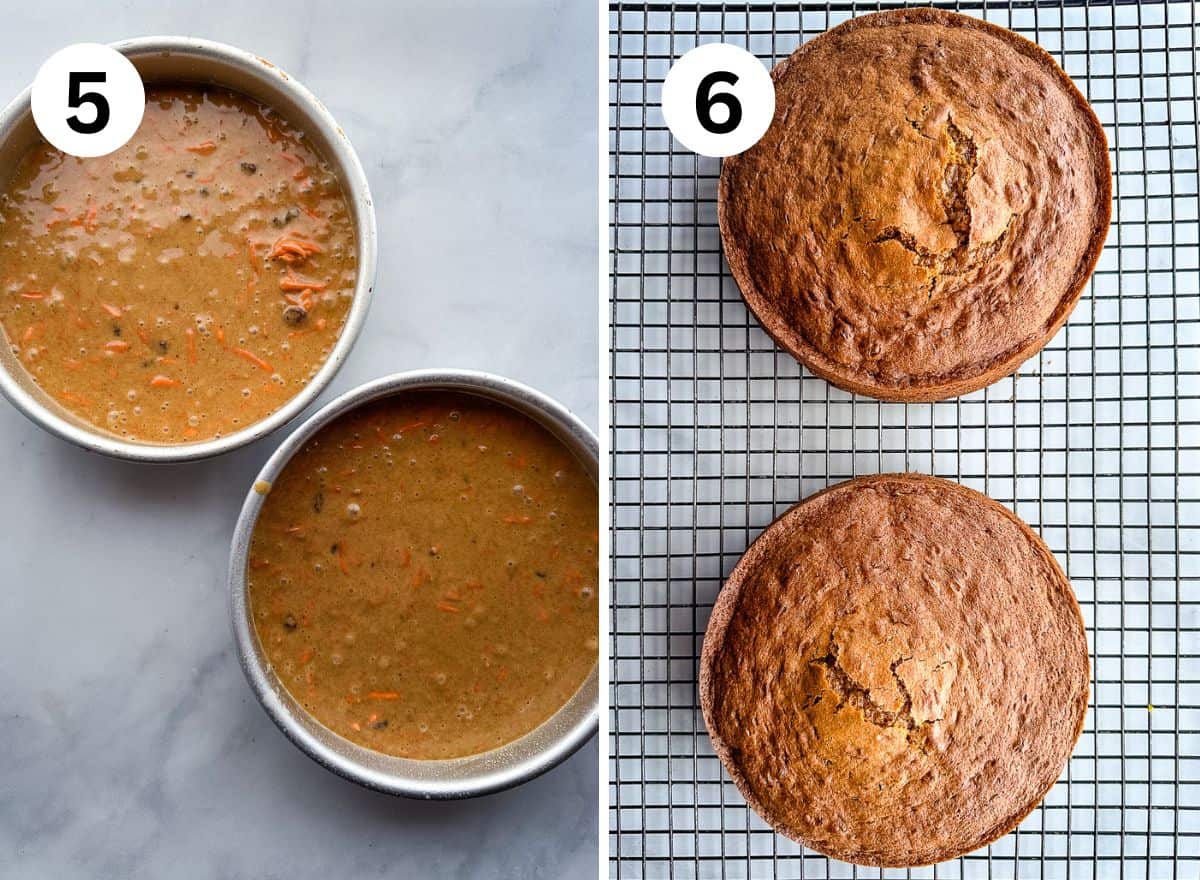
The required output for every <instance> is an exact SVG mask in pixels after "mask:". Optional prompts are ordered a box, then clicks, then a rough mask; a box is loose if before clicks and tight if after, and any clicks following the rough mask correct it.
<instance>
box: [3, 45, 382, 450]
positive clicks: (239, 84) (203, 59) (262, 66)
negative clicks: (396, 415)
mask: <svg viewBox="0 0 1200 880" xmlns="http://www.w3.org/2000/svg"><path fill="white" fill-rule="evenodd" d="M112 45H113V48H115V49H116V50H117V51H119V52H121V53H122V54H123V55H125V56H126V57H127V58H129V60H130V61H132V62H133V65H134V67H136V68H137V69H138V72H139V73H140V74H141V75H142V80H143V81H144V82H146V83H147V84H152V83H156V82H192V83H211V84H213V85H219V86H224V87H226V88H229V89H232V90H233V91H236V92H240V93H242V94H243V95H246V96H247V97H250V98H253V99H254V100H256V101H259V102H261V103H263V104H266V105H268V106H270V107H272V108H273V109H275V110H276V111H277V112H278V113H279V114H280V115H281V116H283V118H285V119H286V120H288V122H290V123H292V124H293V125H295V126H296V127H297V128H299V129H300V130H301V131H303V132H304V134H305V136H306V137H307V138H308V139H309V140H310V141H311V142H312V144H313V145H314V146H315V147H316V148H317V150H318V151H319V152H320V153H321V155H322V156H323V157H324V158H325V160H326V161H327V162H329V164H330V166H331V167H332V168H333V170H334V173H336V174H337V177H338V180H339V181H340V183H341V185H342V190H343V191H344V193H345V196H346V201H347V204H348V206H349V209H350V214H351V216H352V217H353V219H354V227H355V246H356V249H357V251H358V280H357V283H356V285H355V289H354V300H353V302H352V303H351V306H350V312H349V314H348V315H347V316H346V324H345V326H344V327H343V328H342V333H341V335H340V336H339V337H338V340H337V342H336V343H335V344H334V346H333V350H332V351H331V352H330V353H329V357H328V358H327V359H326V361H325V363H324V364H322V365H321V369H320V370H319V371H318V372H317V374H316V375H315V376H313V378H312V380H311V381H309V383H308V384H307V385H305V386H304V388H302V389H301V390H300V392H299V393H298V394H297V395H296V396H295V397H293V398H292V399H291V400H289V401H288V402H287V403H285V404H284V405H283V406H282V407H280V408H279V409H278V410H276V411H275V412H274V413H272V414H271V415H269V416H267V417H266V418H265V419H262V420H261V421H258V422H255V423H254V424H252V425H249V426H247V427H245V428H243V429H242V430H240V431H236V432H234V433H232V434H229V435H227V436H224V437H220V438H218V439H216V440H205V441H201V442H199V443H180V444H159V443H142V442H137V441H133V440H123V439H121V438H119V437H115V436H113V435H111V434H107V433H105V432H103V431H101V430H99V429H98V428H96V427H95V426H93V425H91V424H89V423H87V422H85V421H84V420H82V419H80V418H77V417H76V416H74V415H73V414H72V413H70V412H68V411H67V410H65V409H63V408H62V407H60V406H59V405H58V404H57V403H55V402H54V401H53V400H52V399H51V398H50V397H49V396H48V395H47V394H46V393H45V392H44V391H42V390H41V389H40V388H38V386H37V384H36V383H34V382H33V380H32V379H31V378H30V377H29V375H28V374H27V373H26V372H25V370H24V368H23V367H22V366H21V365H20V363H18V362H17V359H16V357H15V356H14V355H13V353H12V351H11V349H10V347H9V346H8V345H0V391H2V392H3V393H4V396H5V397H7V398H8V399H9V400H11V401H12V402H13V404H14V405H15V406H16V407H17V409H19V410H20V411H21V412H23V413H24V414H25V415H26V416H28V417H29V418H30V419H32V420H33V421H34V422H36V423H37V424H38V425H41V426H42V427H43V428H45V429H46V430H47V431H49V432H50V433H52V434H56V435H57V436H59V437H62V438H63V439H65V440H69V441H70V442H72V443H74V444H76V445H78V446H82V447H83V448H85V449H90V450H92V451H94V452H99V453H102V454H104V455H110V456H114V457H116V458H124V459H129V460H131V461H141V462H179V461H194V460H197V459H202V458H211V457H212V456H214V455H220V454H221V453H223V452H228V451H230V450H232V449H237V448H239V447H241V446H245V445H246V444H248V443H252V442H254V441H255V440H257V439H259V438H260V437H263V436H265V435H267V434H269V433H271V432H272V431H274V430H275V429H276V428H279V427H282V426H283V425H285V424H287V422H289V421H291V420H292V419H293V418H295V417H296V416H297V415H299V414H300V413H301V412H302V411H303V410H304V408H305V407H307V406H308V405H309V404H310V403H312V402H313V401H314V400H315V399H316V398H317V395H319V394H320V393H321V391H322V390H323V389H324V388H325V386H326V385H328V384H329V382H330V380H332V379H333V377H334V375H336V373H337V371H338V369H339V368H340V367H341V365H342V362H343V361H344V360H345V359H346V355H347V354H349V352H350V349H351V347H352V346H353V345H354V341H355V339H356V338H357V337H358V334H359V331H360V330H361V329H362V325H363V321H364V319H365V318H366V315H367V307H368V305H369V304H370V301H371V293H372V290H373V289H374V285H375V262H376V243H375V208H374V206H373V204H372V202H371V192H370V189H369V188H368V186H367V177H366V174H365V173H364V172H363V169H362V165H361V163H360V162H359V161H358V156H357V155H356V154H355V152H354V148H353V147H352V146H350V141H349V140H348V139H347V138H346V135H345V133H344V132H343V131H342V129H341V128H340V127H339V126H338V124H337V123H336V122H335V121H334V119H333V117H332V116H330V115H329V111H328V110H326V109H325V107H324V105H323V104H321V102H320V101H318V100H317V99H316V98H315V97H313V95H312V93H311V92H309V91H308V89H306V88H305V87H304V86H302V85H301V84H300V83H299V82H297V81H296V80H295V79H293V78H292V77H290V76H288V74H286V73H285V72H284V71H282V70H280V69H279V68H278V67H276V66H275V65H274V64H271V63H270V62H269V61H266V60H265V59H262V58H259V57H258V56H256V55H253V54H251V53H249V52H245V51H243V50H241V49H235V48H233V47H232V46H226V45H223V44H221V43H214V42H211V41H209V40H199V39H195V38H193V37H138V38H136V39H132V40H123V41H121V42H119V43H113V44H112ZM29 92H30V90H29V89H26V90H25V91H24V92H22V93H21V94H20V95H19V96H18V97H17V98H16V100H14V101H13V102H12V103H11V104H9V105H8V107H6V108H5V109H4V112H3V113H0V168H7V169H12V168H14V167H16V164H17V162H18V161H19V160H20V158H21V157H22V156H23V155H24V154H25V152H26V151H27V150H28V149H29V148H30V147H32V146H33V145H34V144H35V143H36V142H37V141H38V139H39V137H40V136H39V134H38V131H37V127H36V126H35V125H34V121H33V111H32V110H31V109H30V105H29ZM3 183H5V184H7V180H4V181H3Z"/></svg>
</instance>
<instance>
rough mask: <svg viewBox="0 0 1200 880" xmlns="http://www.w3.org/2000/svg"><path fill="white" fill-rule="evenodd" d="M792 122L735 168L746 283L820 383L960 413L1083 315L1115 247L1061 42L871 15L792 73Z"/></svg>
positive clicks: (721, 193)
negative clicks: (1097, 271) (1093, 282)
mask: <svg viewBox="0 0 1200 880" xmlns="http://www.w3.org/2000/svg"><path fill="white" fill-rule="evenodd" d="M771 76H772V78H773V80H774V82H775V89H776V105H775V119H774V121H773V122H772V125H771V127H770V129H768V131H767V133H766V135H764V137H763V138H762V140H760V141H759V142H758V144H756V145H755V146H754V147H752V148H751V149H749V150H748V151H746V152H745V153H742V154H741V155H739V156H734V157H731V158H728V159H726V160H725V162H724V164H723V166H722V170H721V179H720V185H719V189H718V214H719V220H720V227H721V239H722V244H723V248H724V252H725V257H726V260H727V262H728V264H729V268H730V271H731V272H732V274H733V277H734V279H735V280H736V281H737V283H738V286H739V287H740V289H741V292H742V296H743V298H744V299H745V301H746V304H747V305H748V306H749V308H750V310H751V311H752V312H753V313H754V315H755V316H756V317H757V318H758V320H759V322H760V323H761V324H762V326H763V328H764V329H765V330H766V331H767V332H768V333H769V334H770V335H771V336H772V337H773V338H774V339H775V341H776V342H777V343H778V344H779V345H780V346H781V347H783V348H785V349H787V350H788V351H790V352H791V353H792V354H793V355H794V356H795V357H796V358H797V359H798V360H800V361H801V362H802V363H804V364H805V365H806V366H807V367H808V368H809V369H811V370H812V371H813V372H814V373H816V374H817V375H819V376H822V377H823V378H825V379H827V380H828V381H830V382H832V383H833V384H835V385H837V386H839V387H841V388H844V389H846V390H848V391H853V392H857V393H860V394H866V395H870V396H872V397H876V398H880V399H883V400H897V401H926V400H940V399H943V398H947V397H954V396H958V395H961V394H965V393H968V392H970V391H974V390H976V389H979V388H982V387H984V386H986V385H989V384H991V383H992V382H995V381H996V380H998V379H1000V378H1003V377H1004V376H1007V375H1009V374H1010V373H1012V372H1014V371H1015V370H1016V369H1017V368H1018V367H1019V366H1020V365H1021V363H1023V362H1024V361H1025V360H1026V359H1028V358H1029V357H1031V356H1033V355H1034V354H1036V353H1037V352H1038V351H1040V350H1041V349H1042V347H1043V346H1045V344H1046V343H1047V342H1048V341H1049V340H1050V338H1051V337H1052V336H1053V335H1054V334H1055V333H1056V332H1057V331H1058V329H1059V328H1060V327H1061V326H1062V325H1063V323H1064V322H1065V321H1066V320H1067V317H1068V316H1069V315H1070V313H1071V311H1072V309H1074V307H1075V305H1076V303H1077V302H1078V300H1079V297H1080V294H1081V292H1082V290H1083V288H1084V286H1085V285H1086V283H1087V280H1088V278H1089V277H1090V276H1091V273H1092V270H1093V269H1094V268H1095V265H1096V262H1097V260H1098V259H1099V257H1100V252H1101V250H1102V249H1103V246H1104V240H1105V237H1106V236H1107V233H1108V226H1109V219H1110V215H1111V210H1112V182H1111V177H1110V169H1109V161H1108V147H1107V143H1106V140H1105V136H1104V130H1103V128H1102V126H1101V125H1100V122H1099V120H1098V119H1097V118H1096V115H1095V113H1094V112H1093V111H1092V109H1091V107H1090V106H1089V105H1088V103H1087V101H1086V99H1085V98H1084V97H1083V95H1081V94H1080V92H1079V90H1078V89H1077V88H1076V87H1075V85H1074V83H1072V82H1071V79H1070V78H1069V77H1068V76H1067V75H1066V73H1064V72H1063V70H1062V69H1061V68H1060V67H1059V66H1058V64H1057V63H1056V62H1055V61H1054V59H1053V58H1051V57H1050V56H1049V55H1048V54H1047V53H1046V52H1045V51H1044V50H1043V49H1041V47H1039V46H1038V45H1037V44H1035V43H1032V42H1030V41H1028V40H1026V39H1024V38H1023V37H1020V36H1018V35H1017V34H1015V33H1013V32H1011V31H1009V30H1006V29H1004V28H1001V27H998V26H996V25H992V24H989V23H987V22H984V21H981V20H979V19H975V18H971V17H969V16H965V15H960V14H958V13H954V12H948V11H943V10H935V9H901V10H892V11H888V12H880V13H874V14H871V15H865V16H861V17H859V18H854V19H851V20H849V21H847V22H844V23H843V24H840V25H838V26H836V27H834V28H832V29H831V30H829V31H827V32H825V33H824V34H821V35H820V36H818V37H816V38H814V39H812V40H810V41H809V42H807V43H805V44H804V45H803V46H801V47H800V48H799V49H797V50H796V51H795V52H794V53H793V54H792V55H791V56H790V57H789V58H788V59H786V60H785V61H783V62H782V63H781V64H779V65H778V66H777V67H775V69H774V70H773V71H772V73H771Z"/></svg>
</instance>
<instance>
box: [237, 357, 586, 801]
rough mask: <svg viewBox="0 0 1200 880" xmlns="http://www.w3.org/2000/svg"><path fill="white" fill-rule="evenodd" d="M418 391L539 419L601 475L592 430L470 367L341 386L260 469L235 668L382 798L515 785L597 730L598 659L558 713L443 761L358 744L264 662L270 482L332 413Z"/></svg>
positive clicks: (302, 738)
mask: <svg viewBox="0 0 1200 880" xmlns="http://www.w3.org/2000/svg"><path fill="white" fill-rule="evenodd" d="M416 389H434V390H446V391H459V392H465V393H468V394H477V395H479V396H481V397H486V398H489V399H491V400H495V401H497V402H499V403H502V404H505V405H506V406H509V407H511V408H513V409H515V410H517V411H519V412H521V413H523V414H525V415H527V416H529V417H530V418H532V419H534V420H535V421H537V422H538V423H539V424H541V425H543V426H544V427H545V428H546V429H547V430H549V431H550V432H551V433H552V434H554V436H555V437H557V438H558V439H559V440H560V441H561V442H562V443H563V444H564V445H565V446H566V447H567V448H568V449H570V450H571V452H572V453H574V454H575V456H576V457H577V458H578V459H579V461H580V463H581V464H582V465H583V466H584V468H585V469H586V470H587V472H588V474H589V475H590V476H591V478H592V479H593V480H594V481H599V469H600V458H599V444H598V441H597V439H596V435H595V434H593V433H592V432H591V430H590V429H589V428H588V427H587V426H586V425H585V424H584V423H583V422H581V421H580V420H579V419H578V418H577V417H576V416H574V415H573V414H572V413H571V412H569V411H568V410H567V409H565V408H564V407H563V406H562V405H561V404H559V403H557V402H555V401H554V400H552V399H551V398H549V397H547V396H546V395H544V394H542V393H540V392H538V391H535V390H533V389H532V388H529V387H527V386H525V385H521V384H520V383H517V382H513V381H510V380H508V379H504V378H501V377H499V376H494V375H491V374H488V373H479V372H473V371H469V370H417V371H414V372H408V373H398V374H395V375H392V376H387V377H384V378H382V379H377V380H375V381H373V382H368V383H367V384H366V385H361V386H359V387H358V388H355V389H353V390H352V391H348V392H347V393H345V394H343V395H342V396H341V397H339V398H337V399H336V400H334V401H332V402H331V403H329V404H327V405H325V406H324V407H322V408H321V409H320V410H319V411H318V412H317V413H315V414H314V415H313V416H312V417H311V418H309V419H308V420H306V421H305V422H304V424H303V425H301V426H300V427H299V428H298V429H297V430H296V431H295V432H294V433H293V434H292V435H291V436H290V437H288V439H287V440H286V441H284V443H283V445H282V446H280V447H279V449H278V450H277V451H276V452H275V454H274V455H272V456H271V458H270V460H269V461H268V462H267V463H266V465H265V466H264V467H263V469H262V472H261V473H260V474H259V475H258V479H257V480H256V481H255V482H254V485H253V486H252V487H251V488H250V492H249V494H248V495H247V496H246V502H245V504H244V505H243V506H242V513H241V516H240V517H239V518H238V523H237V529H236V530H235V532H234V536H233V552H232V555H231V559H230V563H229V600H230V611H231V614H232V618H233V634H234V641H235V643H236V645H237V651H238V657H239V659H240V660H241V664H242V669H243V671H244V672H245V673H246V678H247V680H248V681H249V682H250V687H251V688H252V689H253V690H254V693H255V695H256V696H257V697H258V700H259V702H260V703H262V705H263V708H264V709H266V710H267V714H268V715H270V716H271V720H272V721H274V722H275V724H276V725H277V726H278V727H279V729H280V730H282V731H283V732H284V733H285V734H286V735H287V737H288V739H290V740H291V741H292V742H293V743H295V744H296V745H297V746H298V747H299V748H300V749H301V750H303V751H304V752H305V753H306V754H307V755H308V756H309V757H310V758H312V759H313V760H314V761H316V762H317V763H318V764H320V765H321V766H323V767H325V768H327V769H329V770H332V771H333V772H334V773H337V774H339V775H341V776H344V777H345V778H346V779H349V780H352V781H354V782H357V783H359V784H360V785H364V786H366V787H367V788H373V789H376V790H378V791H384V792H388V793H389V794H397V795H404V796H406V797H413V798H426V799H448V798H463V797H473V796H475V795H481V794H487V793H489V792H494V791H499V790H501V789H505V788H509V787H511V786H514V785H519V784H520V783H522V782H525V781H527V780H529V779H532V778H533V777H535V776H537V775H539V774H541V773H544V772H545V771H546V770H549V769H550V768H551V767H553V766H555V765H556V764H558V763H559V762H560V761H562V760H564V759H565V758H567V757H568V756H569V755H571V753H573V752H574V751H575V750H576V749H578V748H579V747H580V746H581V745H583V744H584V743H585V742H587V740H588V739H589V738H591V736H592V735H593V734H594V733H595V732H596V727H597V723H598V718H599V714H598V713H599V693H600V691H599V664H597V666H596V667H593V669H592V672H591V674H590V675H589V676H588V677H587V679H586V680H585V681H584V682H583V684H582V685H580V687H579V689H578V690H577V691H576V692H575V694H574V695H573V696H572V697H571V699H570V700H568V701H567V703H566V704H565V705H563V706H562V707H561V708H560V709H559V710H558V712H556V713H555V714H554V715H552V716H551V717H550V718H548V719H547V720H546V721H545V722H543V723H542V724H541V725H540V726H538V727H536V728H535V729H533V730H531V731H530V732H529V733H527V734H525V735H524V736H522V737H520V738H519V739H517V740H514V741H513V742H511V743H508V744H507V745H505V746H501V747H500V748H498V749H493V750H492V751H489V752H484V753H482V754H479V755H471V756H468V757H464V758H453V759H450V760H430V761H418V760H412V759H409V758H397V757H393V756H391V755H385V754H381V753H380V752H375V751H372V750H370V749H365V748H363V747H362V746H359V745H357V744H355V743H352V742H350V741H349V740H347V739H344V738H342V737H340V736H338V735H337V734H336V733H334V732H333V731H331V730H329V729H328V728H327V727H325V726H324V725H322V724H321V723H320V722H318V721H317V720H316V719H315V718H313V717H312V716H311V715H309V714H308V712H306V711H305V710H304V708H303V707H302V706H301V705H300V704H299V703H298V702H297V701H296V700H295V699H294V698H293V697H292V695H291V694H290V693H288V691H287V689H286V688H284V686H283V685H282V683H281V682H280V681H279V678H278V677H277V675H276V674H275V672H274V670H273V669H272V668H271V666H270V663H269V661H268V660H267V658H266V655H265V654H264V653H263V650H262V646H261V645H260V644H259V641H258V636H257V634H256V632H255V629H254V622H253V620H251V617H250V610H249V602H248V601H247V596H246V566H247V562H248V558H249V552H250V539H251V536H252V534H253V532H254V525H255V523H256V522H257V520H258V515H259V511H261V510H262V506H263V502H264V501H265V500H266V496H267V495H268V494H269V493H270V487H271V485H272V484H273V483H274V482H275V480H276V479H278V477H279V475H280V474H281V473H282V472H283V469H284V468H285V467H287V464H288V462H289V461H291V459H292V456H293V455H295V454H296V453H297V452H298V451H299V450H300V449H302V448H303V446H304V444H305V443H307V442H308V441H309V440H310V439H312V437H313V436H314V435H315V434H316V433H317V432H318V431H320V430H321V429H322V428H323V427H325V426H326V425H328V424H329V423H330V422H332V421H333V420H335V419H337V418H338V417H339V416H341V415H343V414H344V413H347V412H349V411H351V410H353V409H355V408H357V407H359V406H362V405H363V404H366V403H369V402H371V401H374V400H378V399H380V398H383V397H389V396H392V395H394V394H399V393H403V392H406V391H412V390H416Z"/></svg>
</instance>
